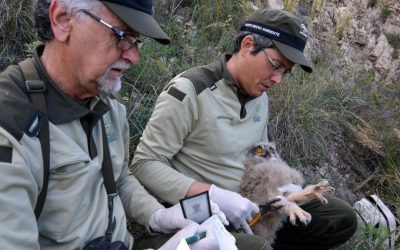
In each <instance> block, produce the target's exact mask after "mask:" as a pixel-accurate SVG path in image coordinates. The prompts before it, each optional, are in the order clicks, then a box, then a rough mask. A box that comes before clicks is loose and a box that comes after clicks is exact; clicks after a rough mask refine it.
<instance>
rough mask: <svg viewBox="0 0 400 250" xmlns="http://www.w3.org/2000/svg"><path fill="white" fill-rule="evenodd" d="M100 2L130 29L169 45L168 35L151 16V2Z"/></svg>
mask: <svg viewBox="0 0 400 250" xmlns="http://www.w3.org/2000/svg"><path fill="white" fill-rule="evenodd" d="M101 2H102V3H104V4H105V5H106V6H107V7H108V8H110V10H111V11H112V12H113V13H114V14H115V15H116V16H118V17H119V18H121V19H122V21H124V22H125V23H126V24H127V25H128V26H129V27H130V28H132V29H134V30H135V31H137V32H139V33H140V34H142V35H144V36H147V37H150V38H153V39H154V40H156V41H157V42H159V43H162V44H169V43H170V39H169V37H168V35H167V34H165V32H164V31H163V30H162V29H161V27H160V25H158V23H157V22H156V20H154V18H153V16H152V14H153V11H152V7H153V1H152V0H106V1H103V0H101Z"/></svg>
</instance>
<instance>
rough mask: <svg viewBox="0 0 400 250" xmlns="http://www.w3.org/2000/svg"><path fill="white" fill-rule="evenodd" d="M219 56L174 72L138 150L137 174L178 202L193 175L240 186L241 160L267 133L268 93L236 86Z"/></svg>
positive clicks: (134, 166) (148, 185)
mask: <svg viewBox="0 0 400 250" xmlns="http://www.w3.org/2000/svg"><path fill="white" fill-rule="evenodd" d="M229 57H230V56H229V55H224V56H223V57H222V59H221V61H217V62H215V63H212V64H209V65H206V66H200V67H196V68H193V69H190V70H188V71H186V72H184V73H182V74H180V75H178V76H177V77H175V78H174V79H173V80H172V81H171V82H170V83H169V84H168V85H167V86H166V87H165V89H164V91H163V92H162V93H161V94H160V96H159V98H158V100H157V103H156V105H155V108H154V111H153V114H152V117H151V118H150V120H149V122H148V124H147V126H146V129H145V130H144V133H143V136H142V138H141V139H140V143H139V145H138V147H137V150H136V152H135V155H134V159H133V162H132V166H131V167H132V169H133V173H134V174H135V176H136V177H137V178H138V179H139V180H140V182H141V183H142V184H143V185H144V186H145V187H146V188H148V189H149V190H150V191H151V192H154V193H155V194H156V195H158V196H160V197H161V198H162V199H164V200H166V201H168V202H170V203H173V204H175V203H176V202H177V201H178V200H179V199H181V198H183V197H185V195H186V193H187V191H188V189H189V188H190V186H191V185H192V183H193V182H194V181H195V180H198V181H204V182H207V183H214V184H216V185H218V186H220V187H223V188H226V189H229V190H233V191H239V186H240V180H241V178H242V175H243V170H244V165H243V161H244V159H245V157H246V154H247V151H248V149H249V148H250V147H252V146H253V145H254V144H255V143H257V142H259V141H264V140H266V139H267V135H266V127H267V119H268V97H267V95H266V94H265V93H264V94H262V95H261V96H260V97H257V98H252V97H249V96H246V95H244V94H243V93H242V92H241V91H240V90H239V89H238V88H237V87H236V86H237V85H236V84H235V82H234V80H233V78H232V76H231V75H230V74H229V72H228V70H227V68H226V60H227V59H229Z"/></svg>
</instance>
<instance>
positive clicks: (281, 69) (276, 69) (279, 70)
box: [261, 50, 293, 76]
mask: <svg viewBox="0 0 400 250" xmlns="http://www.w3.org/2000/svg"><path fill="white" fill-rule="evenodd" d="M261 51H262V52H264V54H265V55H266V56H267V59H268V61H269V62H270V63H271V65H272V72H273V74H276V75H278V74H279V75H282V76H287V75H290V76H292V75H293V73H292V71H291V70H290V69H289V70H288V69H286V68H285V66H284V65H282V64H277V63H276V62H274V61H273V60H272V59H271V57H269V55H268V54H267V52H266V51H265V50H261Z"/></svg>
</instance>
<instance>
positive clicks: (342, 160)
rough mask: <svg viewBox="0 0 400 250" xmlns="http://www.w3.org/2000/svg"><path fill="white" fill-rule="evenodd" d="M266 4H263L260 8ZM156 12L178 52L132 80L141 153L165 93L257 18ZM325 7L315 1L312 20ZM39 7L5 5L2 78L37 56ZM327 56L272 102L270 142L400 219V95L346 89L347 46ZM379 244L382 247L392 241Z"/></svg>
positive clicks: (181, 9)
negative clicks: (346, 174)
mask: <svg viewBox="0 0 400 250" xmlns="http://www.w3.org/2000/svg"><path fill="white" fill-rule="evenodd" d="M261 2H262V1H256V3H257V4H258V5H259V6H262V3H261ZM155 3H156V5H155V7H156V9H155V15H156V18H157V19H158V20H159V21H160V23H161V24H162V26H163V28H164V29H165V31H166V32H167V33H168V34H169V36H170V37H171V39H172V44H171V45H170V46H161V45H159V44H157V43H156V42H154V41H152V40H149V39H146V40H145V45H144V46H143V49H142V50H141V63H140V65H137V66H135V67H132V68H131V69H129V70H128V71H127V74H126V76H125V77H124V78H123V83H124V84H123V89H122V90H121V93H120V94H121V96H122V99H123V100H124V103H125V104H126V106H127V113H128V120H129V124H130V129H131V138H130V139H131V149H132V152H133V151H134V149H135V146H136V145H137V143H138V140H139V138H140V136H141V133H142V131H143V129H144V127H145V125H146V123H147V121H148V119H149V118H150V115H151V112H152V109H153V107H154V104H155V101H156V99H157V96H158V94H159V93H160V92H161V90H162V88H163V87H164V86H165V84H166V83H167V82H168V81H169V80H170V79H172V78H173V77H174V76H175V75H177V74H178V73H180V72H182V71H183V70H185V69H188V68H190V67H193V66H196V65H201V64H206V63H209V62H212V61H214V60H216V59H218V58H219V57H220V56H221V54H222V53H224V52H230V51H231V49H232V41H233V39H234V37H235V35H236V34H237V30H238V28H239V27H240V23H241V22H242V20H243V19H244V18H245V17H246V16H247V15H249V14H250V12H251V9H250V6H249V4H247V2H246V1H243V0H237V1H231V0H205V1H199V0H192V1H176V0H164V1H155ZM285 3H287V4H288V5H287V6H286V7H287V8H295V6H297V5H298V4H301V1H295V0H292V1H289V0H288V1H285ZM323 3H324V1H323V0H318V1H313V6H312V11H311V14H312V15H313V13H316V12H317V11H318V10H319V9H320V8H322V7H321V5H322V4H323ZM29 4H30V1H6V0H0V7H1V8H0V15H1V18H0V40H1V42H2V46H1V50H0V55H1V57H0V58H1V59H0V69H4V68H5V67H6V66H7V65H9V64H12V63H15V62H17V61H19V60H21V59H22V58H24V57H26V55H27V54H29V52H30V51H32V48H33V46H34V43H35V41H36V35H35V33H34V28H33V23H32V15H31V14H30V13H31V10H30V8H29ZM376 5H377V1H373V0H370V7H376ZM385 15H386V14H385ZM387 16H388V15H387ZM349 18H350V17H349V16H345V17H343V18H342V20H341V21H340V22H339V23H338V24H337V25H336V27H335V29H334V31H333V32H334V35H336V37H337V38H338V39H339V38H340V37H341V36H342V32H343V29H344V27H345V25H347V23H348V21H349ZM388 40H389V43H390V44H392V46H393V47H394V48H395V49H397V50H398V49H399V45H398V44H399V40H400V39H399V37H398V36H396V35H393V36H391V35H388ZM326 48H327V49H326V53H325V54H324V55H321V56H320V57H318V60H316V65H315V73H313V74H306V73H304V72H303V71H302V70H301V69H300V68H296V69H295V71H294V73H295V74H294V76H293V77H292V78H289V79H287V81H286V82H285V83H284V84H282V85H281V86H280V87H276V88H274V89H273V90H272V91H271V92H270V94H269V95H270V113H271V119H270V124H269V129H270V136H271V138H272V139H273V140H274V141H275V142H276V143H277V146H278V148H279V149H280V150H281V151H282V155H283V156H284V158H285V159H287V160H288V162H290V163H292V164H293V165H295V166H309V168H314V167H316V166H320V165H322V164H324V163H328V164H332V165H336V166H338V165H346V166H349V168H350V169H351V170H352V175H354V177H357V178H359V179H360V180H362V182H361V183H360V185H359V186H357V187H354V190H353V191H357V192H362V193H369V192H374V193H377V194H378V195H380V196H381V197H382V198H383V199H384V200H386V201H388V202H389V203H391V204H392V205H394V206H395V207H396V208H397V210H398V211H400V197H399V196H400V168H399V167H400V146H399V145H400V130H399V128H400V85H399V83H397V84H385V83H384V82H380V81H377V80H376V79H375V77H374V75H373V74H372V72H367V71H366V72H365V73H364V74H362V75H361V76H360V77H359V78H358V79H357V81H356V82H355V84H353V85H347V84H344V82H345V79H343V78H342V71H346V72H347V71H351V68H350V67H348V66H347V65H340V64H339V63H337V62H338V61H339V60H338V58H340V57H341V56H342V55H341V54H340V53H339V52H338V51H339V50H338V47H337V45H335V44H330V45H326ZM397 54H398V52H397ZM397 56H398V55H397ZM379 235H380V236H378V239H380V238H379V237H381V238H384V237H385V236H382V235H381V234H379ZM375 238H376V237H375ZM353 243H354V244H355V245H354V246H361V247H360V248H357V249H369V248H367V247H365V248H362V247H363V246H367V245H366V244H368V246H375V247H377V246H380V245H379V244H381V241H380V240H378V242H376V241H370V240H368V238H367V237H365V235H363V234H361V235H357V236H356V238H355V239H354V240H353V241H352V242H349V243H348V244H353ZM346 246H347V247H348V248H347V249H356V248H353V247H350V245H346ZM346 246H345V247H346ZM343 249H345V248H343ZM376 249H379V248H376Z"/></svg>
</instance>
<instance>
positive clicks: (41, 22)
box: [34, 0, 101, 42]
mask: <svg viewBox="0 0 400 250" xmlns="http://www.w3.org/2000/svg"><path fill="white" fill-rule="evenodd" d="M56 1H58V2H59V3H60V4H62V5H64V6H65V8H66V10H67V13H68V14H72V12H74V11H77V10H79V9H86V10H91V11H92V12H94V13H96V11H97V9H98V6H100V4H101V3H100V1H97V0H56ZM50 3H51V0H36V1H34V17H35V26H36V30H37V32H38V35H39V38H40V39H41V40H42V41H44V42H46V41H50V40H52V39H53V36H54V35H53V31H52V30H51V25H50V19H49V6H50ZM77 18H78V20H79V19H80V18H81V15H79V13H77Z"/></svg>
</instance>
